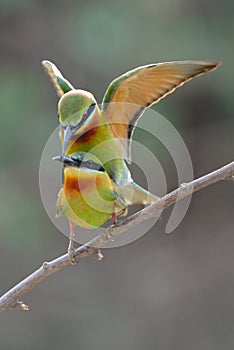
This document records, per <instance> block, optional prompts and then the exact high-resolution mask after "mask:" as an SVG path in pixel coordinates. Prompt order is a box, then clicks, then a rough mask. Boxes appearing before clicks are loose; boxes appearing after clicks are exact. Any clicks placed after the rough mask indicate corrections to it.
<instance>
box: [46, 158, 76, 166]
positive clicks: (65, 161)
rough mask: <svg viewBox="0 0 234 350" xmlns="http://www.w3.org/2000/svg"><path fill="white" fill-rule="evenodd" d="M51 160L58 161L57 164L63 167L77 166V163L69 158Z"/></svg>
mask: <svg viewBox="0 0 234 350" xmlns="http://www.w3.org/2000/svg"><path fill="white" fill-rule="evenodd" d="M52 160H58V161H59V162H62V163H63V164H64V165H65V166H66V165H70V166H76V165H77V162H76V161H75V160H74V159H72V158H71V157H69V156H56V157H53V158H52Z"/></svg>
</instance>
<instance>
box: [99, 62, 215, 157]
mask: <svg viewBox="0 0 234 350" xmlns="http://www.w3.org/2000/svg"><path fill="white" fill-rule="evenodd" d="M220 64H221V63H220V62H207V61H178V62H165V63H158V64H150V65H146V66H142V67H138V68H136V69H133V70H131V71H130V72H127V73H125V74H123V75H121V76H120V77H118V78H117V79H115V80H114V81H112V82H111V84H110V85H109V87H108V89H107V91H106V94H105V96H104V99H103V106H102V107H103V110H104V111H105V116H106V119H107V121H108V122H109V123H110V124H111V125H112V130H113V132H114V135H115V136H116V137H117V138H119V139H120V142H121V144H122V146H123V149H124V155H125V158H126V159H127V160H128V161H129V162H131V156H130V154H131V150H130V147H131V138H132V134H133V131H134V128H135V126H136V124H137V122H138V120H139V118H140V117H141V115H142V114H143V113H144V110H145V109H146V108H147V107H150V106H152V105H153V104H155V103H157V102H158V101H160V100H161V99H162V98H164V97H165V96H167V95H168V94H170V93H172V92H173V91H174V90H175V89H177V88H178V87H180V86H182V85H183V84H184V83H186V82H188V81H189V80H191V79H192V78H195V77H198V76H199V75H201V74H203V73H205V72H209V71H212V70H214V69H216V68H217V67H218V66H219V65H220Z"/></svg>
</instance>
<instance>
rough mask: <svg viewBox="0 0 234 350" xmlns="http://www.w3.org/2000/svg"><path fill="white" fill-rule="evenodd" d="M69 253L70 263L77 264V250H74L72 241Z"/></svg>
mask: <svg viewBox="0 0 234 350" xmlns="http://www.w3.org/2000/svg"><path fill="white" fill-rule="evenodd" d="M67 253H68V259H69V261H70V263H71V264H72V265H74V264H76V263H77V261H78V260H77V259H76V256H75V249H74V246H73V241H72V240H70V242H69V246H68V249H67Z"/></svg>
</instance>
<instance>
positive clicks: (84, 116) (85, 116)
mask: <svg viewBox="0 0 234 350" xmlns="http://www.w3.org/2000/svg"><path fill="white" fill-rule="evenodd" d="M87 117H88V112H87V111H86V112H85V113H84V114H83V115H82V120H85V119H86V118H87Z"/></svg>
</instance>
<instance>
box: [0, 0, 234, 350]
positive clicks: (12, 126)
mask: <svg viewBox="0 0 234 350" xmlns="http://www.w3.org/2000/svg"><path fill="white" fill-rule="evenodd" d="M233 15H234V5H233V2H232V1H231V0H224V1H222V2H220V1H216V0H208V1H201V0H198V1H193V0H187V1H185V0H175V1H172V0H166V1H162V0H160V1H157V2H156V1H154V0H144V1H143V0H142V1H133V0H129V1H128V2H126V1H123V0H119V1H118V2H113V1H112V2H110V1H103V0H102V1H74V0H73V1H72V0H68V1H55V0H51V1H45V0H41V1H39V0H31V1H30V0H21V1H16V0H1V1H0V53H1V57H0V60H1V62H0V63H1V64H0V77H1V80H0V105H1V117H0V135H1V148H0V162H1V172H0V179H1V183H0V189H1V192H0V209H1V210H0V216H1V220H0V232H1V238H0V239H1V246H0V279H1V284H0V289H1V293H4V292H5V291H6V290H7V289H9V288H10V287H11V286H13V285H14V284H15V283H16V282H18V281H20V280H21V279H22V278H24V277H25V276H26V275H28V274H29V273H30V272H32V271H33V270H34V269H36V268H37V267H39V266H40V264H41V263H42V262H43V261H45V260H47V261H48V260H50V259H52V258H54V257H56V256H58V255H60V254H62V253H64V252H65V250H66V247H67V239H66V237H64V236H63V235H62V234H61V233H60V232H58V230H57V229H56V228H55V227H54V226H53V225H52V223H51V222H50V220H49V218H48V217H47V214H46V212H45V210H44V208H43V205H42V203H41V198H40V192H39V185H38V169H39V162H40V157H41V153H42V151H43V148H44V146H45V143H46V141H47V139H48V137H49V136H50V134H51V133H52V132H53V130H54V129H55V127H56V126H57V112H56V108H57V96H56V94H55V92H54V90H53V87H52V85H51V84H50V82H49V80H48V78H47V76H46V75H45V74H44V72H43V70H42V67H41V65H40V62H41V60H43V59H49V60H52V61H53V62H55V63H56V64H57V65H58V66H59V67H60V69H61V70H62V71H63V72H64V74H65V75H66V77H67V78H68V79H69V80H70V81H71V82H72V83H73V84H74V85H76V86H78V87H81V88H83V89H87V90H89V91H91V92H93V93H95V96H96V97H97V99H98V101H100V102H101V98H102V96H103V95H104V92H105V89H106V87H107V85H108V84H109V82H110V81H111V80H112V79H113V78H115V77H117V76H118V75H120V74H121V73H123V72H125V71H127V70H129V69H131V68H133V67H135V66H138V65H143V64H147V63H153V62H162V61H171V60H183V59H204V60H208V59H214V60H221V61H222V62H223V65H222V66H221V67H220V68H219V69H218V70H216V71H215V72H213V73H210V74H207V75H206V76H203V77H200V78H198V79H196V80H194V81H192V82H191V83H189V84H188V85H186V86H185V87H183V88H182V89H179V90H178V91H176V92H175V93H174V94H173V95H171V96H168V97H167V98H166V99H165V100H164V101H162V102H160V103H159V104H158V105H157V106H156V107H155V110H157V111H159V112H160V113H162V114H163V115H164V116H166V117H167V118H168V119H169V120H170V121H171V122H172V123H173V125H174V126H175V127H176V128H177V129H178V131H179V132H180V133H181V135H182V137H183V139H184V141H185V142H186V144H187V146H188V149H189V151H190V154H191V158H192V161H193V165H194V172H195V176H199V175H202V174H204V173H206V172H208V171H210V170H213V169H215V168H217V167H219V166H221V165H224V164H225V163H227V162H229V161H231V160H232V157H233V127H234V120H233V113H234V101H233V60H234V45H233V43H234V21H233ZM154 151H155V154H156V155H157V156H158V159H160V160H161V161H162V165H163V168H164V170H165V173H166V176H167V181H168V189H169V190H170V189H173V188H175V187H176V185H177V183H176V182H177V178H176V172H175V171H172V169H173V167H172V165H170V164H169V163H170V162H169V161H168V158H167V157H166V155H165V157H164V156H163V152H161V151H160V150H157V149H155V150H154ZM133 176H134V177H135V178H136V177H137V174H133ZM139 181H140V180H139ZM139 181H138V182H139ZM233 209H234V201H233V184H232V183H231V182H223V183H219V184H217V185H214V186H213V187H210V188H207V189H205V190H203V191H201V192H199V193H197V194H195V195H194V196H193V199H192V203H191V205H190V208H189V211H188V213H187V215H186V217H185V218H184V220H183V222H182V223H181V224H180V226H179V227H178V228H177V229H176V230H175V231H174V233H173V234H171V235H166V234H165V225H166V223H167V220H168V217H169V214H170V210H167V211H166V212H165V213H164V214H163V216H162V220H161V221H160V222H159V223H158V224H157V225H156V226H155V227H154V229H152V230H151V231H150V232H149V233H148V234H147V235H145V236H143V237H142V238H141V239H139V240H137V241H136V242H134V243H132V244H130V245H127V246H124V247H120V248H116V249H110V250H107V251H105V252H104V253H105V258H104V261H103V262H101V263H97V262H96V261H93V260H92V259H86V260H83V261H81V263H80V264H79V265H78V266H75V267H68V268H66V269H64V270H62V271H60V272H59V273H57V274H55V275H53V276H51V277H50V278H48V279H47V280H45V281H44V282H43V283H41V284H40V285H39V286H38V287H36V288H35V289H34V290H32V291H31V292H30V293H29V294H28V295H25V296H24V298H23V300H24V301H25V302H26V303H28V304H29V305H30V312H21V311H6V312H4V313H1V314H0V321H1V326H0V348H1V349H8V350H13V349H17V350H21V349H23V350H29V349H30V350H31V349H35V350H37V349H43V350H47V349H51V350H53V349H57V350H58V349H59V350H60V349H65V348H68V349H69V348H70V349H82V350H86V349H92V348H94V349H112V350H115V349H129V350H131V349H134V350H138V349H139V350H140V349H142V348H144V349H147V350H148V349H160V350H161V349H162V350H172V349H173V350H177V349H190V350H193V349H194V350H195V349H206V350H211V349H212V350H215V349H217V350H218V349H223V350H224V349H225V350H226V349H232V348H233V346H234V324H233V317H234V300H233V290H234V272H233V271H234V269H233V264H234V254H233V247H234V232H233V216H232V215H233Z"/></svg>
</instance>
